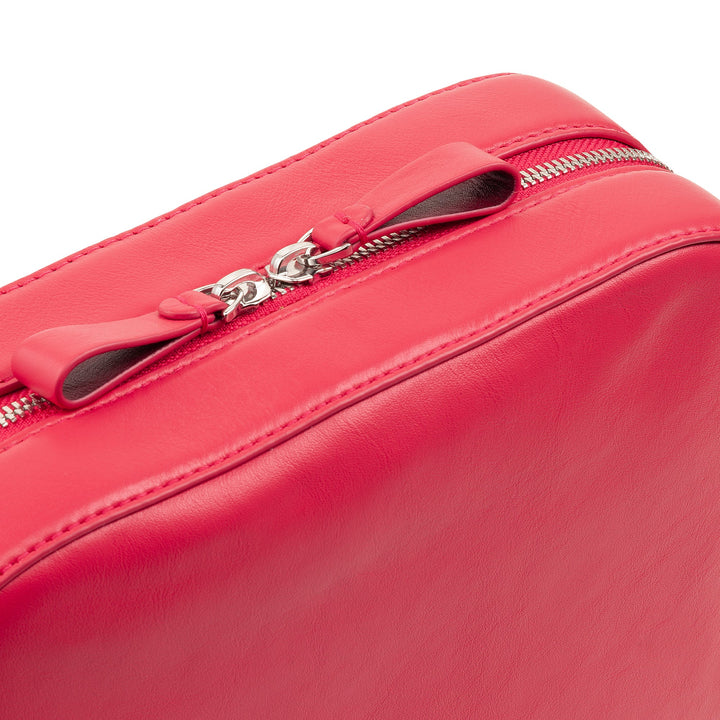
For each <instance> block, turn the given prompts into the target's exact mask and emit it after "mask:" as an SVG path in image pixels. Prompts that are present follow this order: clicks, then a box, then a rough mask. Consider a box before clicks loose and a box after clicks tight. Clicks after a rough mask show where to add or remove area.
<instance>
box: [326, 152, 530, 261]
mask: <svg viewBox="0 0 720 720" xmlns="http://www.w3.org/2000/svg"><path fill="white" fill-rule="evenodd" d="M519 186H520V177H519V173H518V170H517V169H516V168H515V167H513V166H512V165H511V164H510V163H507V162H505V161H504V160H501V159H500V158H497V157H494V156H493V155H489V154H488V153H486V152H485V151H484V150H480V148H477V147H475V146H474V145H471V144H470V143H466V142H454V143H449V144H447V145H442V146H441V147H438V148H435V149H434V150H431V151H430V152H428V153H426V154H425V155H422V156H421V157H419V158H417V159H416V160H414V161H413V162H411V163H408V164H407V165H405V166H403V167H402V168H400V169H399V170H397V171H396V172H394V173H393V174H392V175H390V176H389V177H387V178H386V179H385V180H383V181H382V182H381V183H379V184H378V185H376V186H375V188H373V189H372V190H371V191H370V192H369V193H367V194H366V195H365V196H364V197H362V198H361V199H360V200H359V201H358V202H356V203H353V204H352V205H348V206H347V207H345V208H343V209H342V210H340V211H338V212H336V213H334V214H333V215H330V216H328V217H326V218H325V219H324V220H321V221H320V222H319V223H318V224H317V225H315V227H314V228H313V230H312V241H313V242H314V243H315V244H316V245H317V246H318V247H319V248H320V249H321V250H323V251H330V250H335V251H338V254H337V255H336V256H335V258H334V259H339V258H340V257H341V254H340V252H344V253H346V254H347V255H349V254H351V253H352V252H354V251H355V250H356V249H357V247H358V246H360V245H362V244H364V243H367V242H371V241H373V240H376V239H377V238H379V237H382V236H384V235H389V234H391V233H394V232H398V231H400V230H405V229H408V228H416V227H419V226H423V227H424V226H427V225H435V224H438V223H445V222H453V221H456V220H464V219H468V218H476V217H482V216H484V215H489V214H491V213H494V212H497V211H498V210H502V209H503V208H504V207H506V206H507V205H508V204H509V203H510V202H511V201H512V199H513V196H514V195H515V193H516V191H517V190H518V188H519ZM341 249H342V250H341Z"/></svg>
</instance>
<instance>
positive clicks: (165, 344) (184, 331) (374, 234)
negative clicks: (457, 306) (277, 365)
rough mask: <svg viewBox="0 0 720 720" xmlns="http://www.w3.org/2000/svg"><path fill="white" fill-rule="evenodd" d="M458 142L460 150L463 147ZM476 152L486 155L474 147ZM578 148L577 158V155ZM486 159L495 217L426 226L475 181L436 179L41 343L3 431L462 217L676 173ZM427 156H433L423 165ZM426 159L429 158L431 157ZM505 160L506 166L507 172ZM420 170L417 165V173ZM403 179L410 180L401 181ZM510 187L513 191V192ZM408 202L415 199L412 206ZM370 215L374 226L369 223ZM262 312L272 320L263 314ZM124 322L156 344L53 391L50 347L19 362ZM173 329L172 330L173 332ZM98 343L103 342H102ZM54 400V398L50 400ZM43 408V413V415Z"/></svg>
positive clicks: (618, 151) (57, 384) (533, 153)
mask: <svg viewBox="0 0 720 720" xmlns="http://www.w3.org/2000/svg"><path fill="white" fill-rule="evenodd" d="M456 145H460V143H458V144H456ZM446 147H450V146H443V148H446ZM473 150H477V149H476V148H473ZM561 150H565V152H564V153H562V154H560V152H559V151H561ZM569 150H570V151H571V152H568V151H569ZM478 152H482V151H478ZM428 155H430V154H428ZM483 155H485V157H479V159H478V158H477V157H476V158H475V161H476V162H480V163H481V164H482V167H483V169H484V170H485V171H487V172H486V173H485V174H484V175H476V176H473V177H471V178H470V179H471V180H472V179H476V178H477V177H484V178H490V190H488V189H487V188H485V189H484V190H483V192H485V193H486V195H487V193H488V192H490V194H491V195H492V192H495V193H496V196H494V197H491V199H490V201H489V203H490V206H491V207H490V208H489V210H488V208H487V207H485V206H483V207H482V208H481V209H480V211H477V210H474V211H472V212H469V211H467V209H466V208H464V207H453V208H452V209H453V211H455V210H457V212H452V213H450V214H448V213H446V212H445V208H443V211H442V213H441V214H440V215H438V214H437V213H436V214H435V215H432V216H430V217H429V218H428V220H429V222H428V223H423V221H422V218H421V220H420V224H417V217H418V213H417V212H415V211H414V210H413V208H422V207H423V205H426V204H427V202H429V201H432V200H433V199H437V198H441V197H443V193H445V195H447V193H448V192H450V190H452V189H453V188H455V187H460V186H461V185H462V184H463V183H467V182H468V178H467V177H465V176H464V175H462V173H461V174H460V180H459V181H458V182H456V183H455V184H454V185H452V184H451V185H449V186H448V187H444V185H443V183H444V179H443V182H440V183H437V182H436V180H437V178H436V177H435V176H433V180H432V182H429V184H430V185H433V187H434V188H435V186H437V188H440V190H439V191H438V192H435V193H431V194H427V193H425V194H424V196H423V197H420V199H419V200H418V202H416V203H415V204H414V205H413V206H411V209H410V210H408V209H407V208H405V209H403V210H402V211H401V212H400V214H399V215H398V214H397V213H396V214H395V215H394V217H392V218H390V220H389V221H388V217H389V216H392V215H393V212H394V211H395V210H397V208H395V207H394V206H393V204H392V203H390V204H389V206H388V207H386V208H383V209H381V211H380V212H376V211H375V212H374V211H371V210H370V208H369V206H367V205H366V204H364V203H362V202H361V203H359V204H356V205H353V206H350V207H349V208H346V209H345V211H343V212H341V213H336V214H335V215H333V216H331V217H330V218H326V219H325V220H324V221H322V222H321V223H320V224H319V225H316V227H315V228H313V229H311V230H309V231H308V232H307V233H305V235H303V236H302V237H301V238H300V239H299V240H298V241H296V242H294V243H291V244H290V245H286V246H284V247H282V248H280V249H279V250H278V251H277V252H276V253H275V254H274V255H273V257H272V258H271V259H270V261H269V262H268V263H267V265H265V267H264V268H260V269H250V268H243V269H240V270H236V271H234V272H232V273H229V274H228V275H225V276H224V277H222V278H220V279H219V280H218V281H217V282H215V283H213V284H210V285H205V286H201V287H199V288H196V289H195V290H191V291H187V292H186V293H181V294H180V295H178V296H177V297H176V298H170V299H167V300H165V301H163V303H161V304H160V306H159V308H158V311H157V312H156V313H154V314H151V315H148V316H142V318H136V319H133V320H132V322H131V321H118V322H115V323H104V324H98V325H96V326H70V327H69V328H54V329H52V330H49V331H43V332H41V333H38V334H36V335H35V336H31V338H29V340H28V341H26V342H25V343H23V345H21V346H20V348H19V349H18V351H17V352H16V354H15V356H14V358H13V367H14V369H15V375H16V377H17V379H18V380H20V381H21V382H23V383H24V384H25V385H26V386H27V387H30V388H32V390H28V389H24V390H21V391H19V392H16V393H13V394H11V395H9V396H8V397H7V398H6V403H5V404H4V405H3V406H2V408H1V411H0V428H3V429H4V431H5V432H9V431H11V430H12V429H13V428H14V427H17V426H19V425H22V426H25V425H27V424H29V423H32V422H37V421H39V419H41V418H42V417H44V416H46V414H47V412H48V411H50V410H57V407H58V406H60V407H63V408H65V409H72V408H75V407H81V406H83V405H86V404H88V403H89V402H91V401H92V400H94V399H95V398H96V397H97V396H99V395H100V394H103V393H104V392H106V391H107V390H109V389H111V388H112V387H115V386H116V385H117V384H119V383H120V382H121V381H123V380H125V379H127V378H129V377H132V376H134V375H136V374H137V373H138V372H139V371H141V370H143V369H144V368H146V367H148V366H149V365H151V364H156V363H157V362H158V360H160V359H161V358H166V359H167V360H168V362H170V361H172V360H173V359H174V357H175V356H174V355H173V354H172V353H171V351H172V350H174V349H175V347H177V346H179V345H180V344H181V343H184V342H187V341H188V340H192V339H194V338H196V337H197V336H199V335H202V334H204V333H206V332H208V331H209V330H215V329H217V328H220V327H222V326H224V325H228V326H238V327H239V326H244V325H245V324H247V322H250V321H252V319H251V318H250V317H249V316H250V313H251V311H255V312H256V313H257V311H258V310H260V309H263V310H264V308H265V307H267V312H272V311H274V310H275V309H277V308H276V307H275V306H276V305H277V303H273V301H275V300H278V299H280V298H283V297H284V296H287V295H288V294H290V293H293V294H294V293H295V291H296V290H298V289H299V288H308V286H310V285H313V286H314V285H315V283H316V282H320V281H321V280H322V279H323V278H326V277H328V276H330V275H333V274H334V273H336V272H337V271H339V270H345V269H347V268H350V267H351V266H354V265H360V264H363V265H365V264H366V263H367V262H368V260H371V259H373V258H376V257H379V256H382V255H385V254H386V253H387V252H388V251H394V250H395V249H396V248H399V247H400V246H403V245H406V244H408V243H409V242H410V241H411V240H412V241H415V242H416V241H418V239H419V238H423V237H428V236H432V234H431V233H429V232H428V231H429V230H430V227H429V225H432V224H436V223H438V222H448V221H453V220H456V219H461V220H462V219H466V218H473V217H483V216H485V215H487V214H489V212H494V211H497V210H498V209H502V208H504V207H506V206H507V205H508V204H509V202H510V200H513V201H517V200H518V199H522V198H523V197H525V196H527V195H529V194H532V193H533V192H535V191H537V190H538V189H544V188H545V187H546V186H547V185H548V184H552V185H555V183H556V182H558V181H562V180H563V179H569V178H570V177H573V176H577V175H578V174H586V173H589V172H595V171H598V170H601V169H603V168H605V167H606V166H610V165H615V166H618V165H628V164H638V165H642V166H653V167H657V168H660V169H663V170H668V171H669V168H668V167H667V166H666V165H665V164H664V163H662V162H661V161H660V160H658V159H657V158H656V157H655V156H653V155H652V154H650V153H649V152H647V151H644V150H638V149H635V148H631V147H627V146H622V145H620V144H618V143H609V142H608V141H605V140H602V139H599V138H583V139H579V140H569V141H561V142H557V143H553V144H551V145H547V146H543V147H541V148H537V149H535V150H530V151H526V152H524V153H521V154H518V155H516V156H514V157H511V158H509V159H508V160H507V161H500V160H499V159H497V158H491V160H492V161H493V162H488V160H487V158H489V157H490V156H486V154H483ZM425 157H426V156H423V158H425ZM423 158H421V159H420V160H423ZM463 162H464V160H463V161H461V163H460V164H461V165H462V163H463ZM416 163H417V161H416ZM498 163H501V164H502V165H498ZM412 165H413V164H412V163H411V164H410V166H412ZM410 166H408V167H410ZM508 167H510V171H508V170H506V168H508ZM443 172H444V171H443ZM503 172H506V173H509V175H508V176H509V177H514V178H515V187H514V189H512V190H509V189H508V187H509V186H508V185H507V178H504V179H503V178H500V180H498V174H500V175H501V174H502V173H503ZM416 174H417V173H416ZM421 174H422V173H421ZM466 174H467V173H466ZM402 175H403V171H400V172H399V173H395V174H394V175H393V176H391V177H390V178H389V179H388V180H387V181H384V182H383V183H381V184H380V185H379V186H378V188H382V187H383V186H386V187H385V190H384V191H383V193H387V196H388V197H390V198H393V197H394V196H395V195H396V194H397V193H396V192H394V190H395V188H394V184H395V185H397V182H402V181H403V177H402ZM395 176H400V177H399V178H398V179H397V180H395V179H394V178H395ZM413 179H414V178H413ZM503 182H504V183H505V185H503ZM388 186H389V187H388ZM539 186H542V188H539ZM497 187H501V190H500V191H499V192H500V196H497V192H498V191H497ZM437 188H435V189H437ZM503 188H504V189H503ZM376 190H377V188H376ZM370 195H372V193H370ZM421 195H422V194H421ZM381 196H382V193H381ZM428 198H429V200H428ZM406 200H407V198H406ZM382 202H384V200H382ZM382 202H381V201H377V202H375V205H376V206H378V205H382ZM448 202H449V203H450V205H452V202H453V201H452V199H451V200H449V201H448ZM386 204H387V203H386ZM407 204H408V203H407V202H405V205H407ZM413 212H415V215H414V216H413V215H412V213H413ZM408 213H410V216H408ZM368 217H369V218H370V219H369V220H367V218H368ZM438 218H439V219H438ZM396 221H399V222H396ZM413 222H416V224H414V225H413V224H412V223H413ZM388 225H389V227H388ZM280 307H283V305H282V304H281V305H280ZM261 314H263V315H264V314H267V313H264V312H263V313H261ZM245 316H248V317H247V318H246V320H247V322H241V323H236V322H234V321H236V319H237V318H239V317H241V318H242V317H245ZM158 318H159V319H158ZM140 320H144V321H145V324H146V325H147V324H148V323H150V326H151V328H152V331H151V332H148V331H147V328H144V329H141V330H142V331H140V330H137V329H136V326H138V322H137V321H140ZM169 320H172V321H180V322H179V323H177V322H176V323H173V322H170V323H169V325H170V326H172V332H170V334H169V335H168V332H169V331H168V332H166V331H165V330H164V329H163V331H162V333H165V334H162V333H160V335H157V334H156V335H153V333H156V330H157V328H156V325H157V324H158V323H159V322H162V323H165V325H168V321H169ZM221 321H223V322H221ZM123 322H125V323H126V324H127V323H130V324H131V325H132V332H133V333H135V334H136V335H137V336H138V337H142V338H143V339H146V338H147V337H151V338H152V339H153V340H155V342H149V343H145V344H144V345H139V344H138V343H137V338H136V337H135V336H133V337H129V336H128V337H122V338H120V339H119V340H118V342H117V343H115V345H112V343H111V344H110V345H108V344H107V343H105V344H104V345H103V344H101V347H100V350H99V351H98V352H96V353H95V354H92V350H93V348H90V350H87V349H83V351H82V352H79V351H78V353H76V355H77V356H78V357H83V358H84V357H85V356H86V355H87V356H88V359H85V360H82V361H81V362H75V361H74V360H73V362H75V364H73V365H72V367H70V368H69V370H68V371H67V372H65V370H64V369H63V368H61V370H62V372H60V370H57V368H55V369H53V371H52V372H53V373H54V374H53V375H52V378H51V381H52V383H51V384H50V385H49V384H48V382H49V381H48V382H45V383H44V384H43V382H41V381H40V380H41V379H42V378H40V379H39V376H41V375H42V374H43V373H45V370H44V369H40V370H37V369H36V368H35V365H34V364H33V363H35V358H40V359H41V364H42V362H44V359H45V358H46V356H47V355H48V353H47V348H46V347H45V346H43V345H42V343H41V344H40V345H38V347H37V348H31V350H32V352H30V353H28V352H26V353H25V355H26V356H28V357H31V359H32V361H31V362H28V363H25V364H26V365H28V366H29V367H30V370H29V371H28V372H26V368H25V367H24V365H23V362H17V363H16V360H17V358H18V357H19V356H22V351H23V348H24V346H27V345H32V341H33V340H34V338H38V342H40V341H42V342H45V343H47V338H49V337H50V336H52V339H53V343H54V344H55V345H57V346H60V347H61V348H62V347H64V346H66V345H72V344H73V341H74V338H73V336H72V335H71V336H70V337H69V342H66V339H67V338H66V337H65V336H63V334H62V331H64V330H72V329H73V328H83V327H85V328H98V329H99V330H98V332H99V333H100V332H101V331H102V332H105V330H106V328H107V327H109V326H111V325H112V326H113V329H112V332H113V333H117V332H120V328H119V326H121V325H123ZM132 323H135V324H134V325H133V324H132ZM183 323H184V324H183ZM165 325H163V328H164V327H165ZM128 327H129V326H128ZM138 327H139V326H138ZM100 329H101V330H100ZM232 329H234V327H233V328H232ZM228 331H231V327H228ZM122 332H126V331H125V326H123V328H122ZM128 332H129V331H128ZM53 333H55V335H53ZM58 333H59V335H58ZM87 334H88V333H86V335H87ZM126 334H127V333H126ZM56 335H57V338H56ZM92 335H93V333H89V336H90V337H92ZM58 338H59V339H58ZM93 343H95V344H97V343H96V341H95V340H94V339H93ZM106 348H109V349H106ZM145 348H147V351H145V350H144V349H145ZM33 353H34V354H33ZM113 353H114V354H115V356H117V358H115V359H119V362H120V367H121V370H120V371H119V372H118V373H116V374H115V376H113V378H112V379H111V382H110V383H109V384H104V385H101V386H98V387H92V385H91V386H90V388H91V389H90V390H89V391H86V388H87V387H88V386H87V376H88V375H89V376H91V377H92V375H93V372H95V371H96V367H98V366H94V365H93V362H94V360H95V359H96V358H98V357H100V358H102V361H103V363H104V364H106V361H107V359H108V357H109V356H110V355H112V354H113ZM133 353H135V355H133ZM136 356H137V357H136ZM138 357H139V360H138ZM63 363H65V364H67V365H68V366H69V365H70V364H71V363H70V362H69V361H67V359H66V358H64V359H63V361H62V362H59V364H58V367H59V366H62V365H63ZM88 363H89V364H88ZM56 364H57V363H56ZM16 366H17V367H16ZM103 366H104V365H103ZM62 373H65V374H64V375H63V374H62ZM53 383H54V384H53ZM78 388H79V389H78ZM43 390H44V392H43ZM46 397H47V398H49V399H46ZM41 410H42V412H39V411H41ZM20 421H22V422H20Z"/></svg>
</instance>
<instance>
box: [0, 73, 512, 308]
mask: <svg viewBox="0 0 720 720" xmlns="http://www.w3.org/2000/svg"><path fill="white" fill-rule="evenodd" d="M513 74H514V73H496V74H494V75H485V76H483V77H479V78H473V79H471V80H463V81H462V82H459V83H455V84H454V85H450V86H448V87H445V88H441V89H440V90H435V91H433V92H431V93H427V94H426V95H422V96H420V97H418V98H415V99H413V100H408V102H405V103H403V104H402V105H397V106H396V107H394V108H391V109H390V110H386V111H385V112H382V113H380V114H379V115H375V116H374V117H372V118H370V119H369V120H365V121H364V122H362V123H359V124H358V125H354V126H353V127H351V128H349V129H348V130H345V131H343V132H341V133H339V134H338V135H334V136H333V137H331V138H329V139H328V140H325V141H323V142H321V143H319V144H318V145H314V146H313V147H311V148H309V149H308V150H305V151H304V152H301V153H299V154H298V155H294V156H293V157H291V158H289V159H288V160H283V161H282V162H280V163H278V164H277V165H271V166H270V167H268V168H266V169H265V170H262V171H260V172H259V173H256V174H255V175H250V176H248V177H246V178H243V179H242V180H238V181H236V182H234V183H231V184H230V185H226V186H224V187H222V188H219V189H218V190H215V191H213V192H211V193H209V194H207V195H203V196H201V197H200V198H198V199H197V200H192V201H191V202H189V203H187V204H185V205H181V206H180V207H179V208H177V209H176V210H172V211H171V212H169V213H166V214H165V215H161V216H160V217H158V218H155V220H151V221H150V222H148V223H145V224H144V225H140V226H139V227H137V228H135V229H133V230H129V231H128V232H125V233H121V234H120V235H116V236H115V237H112V238H110V239H108V240H104V241H102V242H100V243H97V244H96V245H92V246H91V247H89V248H87V249H86V250H83V251H81V252H79V253H76V254H74V255H71V256H70V257H68V258H65V259H64V260H60V261H59V262H58V263H55V264H54V265H51V266H50V267H48V268H47V269H45V270H44V271H41V272H40V273H37V274H34V275H30V276H28V277H27V278H25V279H24V280H18V281H16V282H15V283H12V284H11V285H7V286H5V287H4V288H0V296H2V295H7V294H9V293H11V292H13V291H14V290H19V289H20V288H21V287H25V286H26V285H29V284H30V283H32V282H35V281H36V280H39V279H40V278H42V277H45V276H46V275H49V274H50V273H53V272H55V271H57V270H59V269H60V268H62V267H65V266H66V265H69V264H70V263H73V262H75V261H76V260H79V259H80V258H81V257H85V256H86V255H90V254H92V253H94V252H96V251H97V250H101V249H102V248H104V247H108V246H109V245H113V244H114V243H116V242H120V241H121V240H127V239H128V238H131V237H134V236H135V235H140V234H141V233H143V232H145V231H146V230H150V229H152V228H154V227H157V226H158V225H161V224H162V223H164V222H167V221H168V220H171V219H172V218H174V217H175V216H176V215H180V214H182V213H185V212H188V210H192V209H193V208H195V207H198V206H199V205H204V204H205V203H206V202H208V201H210V200H212V199H214V198H216V197H219V196H220V195H224V194H225V193H226V192H230V191H231V190H235V189H236V188H238V187H240V186H242V185H247V184H248V183H251V182H253V181H254V180H260V179H261V178H263V177H266V176H268V175H272V174H274V173H276V172H278V171H279V170H283V169H284V168H286V167H289V166H290V165H294V164H295V163H296V162H300V161H301V160H304V159H305V158H307V157H310V156H311V155H314V154H315V153H317V152H319V151H320V150H323V149H324V148H326V147H328V146H330V145H332V144H334V143H336V142H337V141H338V140H341V139H342V138H344V137H346V136H348V135H350V134H352V133H354V132H357V131H358V130H360V129H361V128H364V127H366V126H368V125H372V124H374V123H376V122H378V121H379V120H382V119H384V118H386V117H388V116H390V115H393V114H394V113H396V112H399V111H400V110H404V109H405V108H408V107H411V106H412V105H415V104H417V103H420V102H423V101H425V100H428V99H429V98H431V97H435V96H437V95H441V94H443V93H446V92H451V91H452V90H457V89H458V88H461V87H465V86H466V85H473V84H477V83H481V82H484V81H485V80H492V79H494V78H497V77H507V76H509V75H513Z"/></svg>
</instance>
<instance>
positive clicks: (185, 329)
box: [12, 290, 227, 408]
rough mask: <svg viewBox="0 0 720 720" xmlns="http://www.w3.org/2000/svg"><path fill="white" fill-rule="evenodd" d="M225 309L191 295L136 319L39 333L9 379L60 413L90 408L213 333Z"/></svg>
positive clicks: (18, 353) (21, 349) (24, 347)
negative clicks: (130, 379)
mask: <svg viewBox="0 0 720 720" xmlns="http://www.w3.org/2000/svg"><path fill="white" fill-rule="evenodd" d="M226 307H227V304H226V303H224V302H223V301H222V300H218V299H217V298H215V297H213V296H210V295H205V294H204V293H200V292H196V291H192V290H191V291H188V292H185V293H182V294H181V295H178V296H177V297H175V298H167V299H166V300H163V302H162V303H160V307H159V309H158V310H156V311H155V312H152V313H147V314H145V315H140V316H139V317H136V318H126V319H125V320H113V321H110V322H105V323H93V324H87V325H66V326H61V327H57V328H50V329H48V330H42V331H40V332H39V333H37V334H35V335H32V336H31V337H30V338H28V339H27V340H25V341H23V342H22V343H21V344H20V345H19V346H18V348H17V349H16V350H15V353H14V354H13V357H12V370H13V374H14V376H15V377H16V378H17V379H18V380H19V381H21V382H22V383H23V384H24V385H26V386H27V387H28V388H30V389H31V390H33V391H34V392H36V393H38V394H39V395H40V396H42V397H44V398H46V399H47V400H50V401H52V402H53V403H54V404H55V405H58V406H60V407H63V408H75V407H81V406H82V405H85V404H87V403H88V402H91V401H92V400H94V399H96V398H98V397H100V396H101V395H102V394H104V393H105V392H107V390H108V389H109V388H112V387H115V386H116V385H118V384H120V383H121V382H122V381H123V380H124V379H125V378H126V377H131V376H132V375H134V374H135V373H136V372H137V371H138V370H139V369H140V368H142V367H145V366H147V365H149V364H150V363H152V362H155V361H156V360H158V359H159V358H161V357H163V356H165V355H168V354H169V353H170V352H171V351H173V350H175V349H176V348H177V347H178V345H181V344H183V343H186V342H188V341H189V340H191V339H192V338H194V337H195V336H196V335H199V334H200V333H203V332H207V331H208V330H211V329H213V328H215V329H216V328H217V327H218V326H219V325H221V324H222V323H221V322H220V320H221V316H218V315H217V313H220V312H222V311H223V310H225V308H226Z"/></svg>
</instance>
